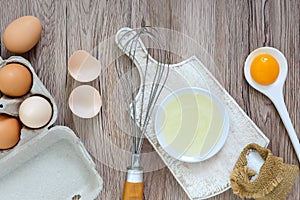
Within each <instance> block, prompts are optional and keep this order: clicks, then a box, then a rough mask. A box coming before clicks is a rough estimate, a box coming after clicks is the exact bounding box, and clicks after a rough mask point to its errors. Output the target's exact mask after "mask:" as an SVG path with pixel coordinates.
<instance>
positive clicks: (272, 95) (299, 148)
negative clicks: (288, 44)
mask: <svg viewBox="0 0 300 200" xmlns="http://www.w3.org/2000/svg"><path fill="white" fill-rule="evenodd" d="M260 54H270V55H272V56H273V57H274V58H275V59H276V60H277V62H278V64H279V67H280V72H279V75H278V78H277V79H276V81H275V82H274V83H272V84H271V85H260V84H258V83H256V82H255V81H254V80H253V79H252V77H251V74H250V66H251V63H252V61H253V59H254V58H255V57H257V56H258V55H260ZM287 72H288V64H287V61H286V58H285V56H284V55H283V54H282V53H281V52H280V51H279V50H277V49H275V48H272V47H261V48H258V49H256V50H254V51H253V52H251V54H250V55H249V56H248V57H247V59H246V61H245V67H244V73H245V77H246V80H247V81H248V83H249V84H250V85H251V86H252V87H253V88H255V89H256V90H258V91H259V92H261V93H263V94H265V95H266V96H267V97H269V99H270V100H271V101H272V102H273V104H274V105H275V107H276V109H277V111H278V113H279V115H280V117H281V120H282V121H283V124H284V126H285V128H286V130H287V132H288V134H289V137H290V139H291V142H292V144H293V146H294V149H295V152H296V154H297V157H298V160H299V162H300V143H299V139H298V137H297V134H296V132H295V129H294V127H293V124H292V122H291V119H290V117H289V113H288V111H287V108H286V105H285V102H284V98H283V85H284V82H285V79H286V76H287Z"/></svg>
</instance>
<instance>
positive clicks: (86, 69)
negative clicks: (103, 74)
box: [68, 50, 101, 83]
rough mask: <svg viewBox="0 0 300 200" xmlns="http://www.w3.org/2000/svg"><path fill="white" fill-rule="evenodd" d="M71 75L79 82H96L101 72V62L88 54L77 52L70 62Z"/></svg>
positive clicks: (81, 51)
mask: <svg viewBox="0 0 300 200" xmlns="http://www.w3.org/2000/svg"><path fill="white" fill-rule="evenodd" d="M68 71H69V73H70V75H71V76H72V77H73V78H74V79H75V80H76V81H79V82H84V83H86V82H90V81H93V80H95V79H96V78H97V77H98V76H99V74H100V71H101V64H100V62H99V61H98V60H97V59H96V58H95V57H93V56H91V55H90V54H89V53H88V52H86V51H83V50H78V51H75V52H74V53H73V54H72V55H71V57H70V58H69V62H68Z"/></svg>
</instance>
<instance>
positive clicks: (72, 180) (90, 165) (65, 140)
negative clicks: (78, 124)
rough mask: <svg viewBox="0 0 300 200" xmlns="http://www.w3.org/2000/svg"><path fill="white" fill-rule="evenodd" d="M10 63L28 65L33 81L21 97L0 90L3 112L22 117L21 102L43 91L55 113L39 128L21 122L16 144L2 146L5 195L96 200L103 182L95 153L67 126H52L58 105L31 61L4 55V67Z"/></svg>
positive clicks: (0, 180) (0, 179)
mask: <svg viewBox="0 0 300 200" xmlns="http://www.w3.org/2000/svg"><path fill="white" fill-rule="evenodd" d="M10 63H18V64H21V65H23V66H25V67H27V69H29V71H30V72H31V74H32V86H31V89H30V91H29V92H28V93H27V94H25V95H23V96H21V97H17V98H14V97H8V96H6V95H5V94H2V96H1V98H0V114H5V115H7V116H12V117H16V118H19V117H20V116H19V110H20V106H21V104H22V102H24V101H25V100H26V99H28V98H29V97H32V96H40V97H43V98H44V99H46V100H47V101H49V103H50V104H51V108H52V112H51V114H52V115H51V119H50V120H49V121H48V123H47V124H46V125H44V126H42V127H40V128H29V127H28V126H25V125H24V124H23V125H22V128H21V133H20V140H19V142H18V143H17V145H15V146H14V147H12V148H11V149H8V150H0V169H1V172H0V193H1V198H3V199H15V200H17V199H22V200H24V199H47V200H48V199H70V200H71V199H72V198H73V197H74V196H76V197H80V200H82V199H87V200H89V199H95V198H96V197H97V195H98V194H99V192H100V191H101V189H102V185H103V182H102V179H101V177H100V176H99V174H98V173H97V171H96V169H95V163H94V162H93V160H92V158H91V157H90V155H89V154H88V152H87V151H86V149H85V147H84V146H83V144H82V142H81V141H80V140H79V139H78V137H77V136H76V135H75V134H74V132H73V131H72V130H71V129H69V128H68V127H63V126H55V127H52V128H50V127H51V126H52V125H53V124H54V122H55V120H56V118H57V114H58V112H57V106H56V104H55V101H54V99H53V97H52V96H51V95H50V93H49V92H48V90H47V89H46V88H45V86H44V85H43V83H42V82H41V81H40V79H39V78H38V77H37V75H36V74H35V72H34V69H33V67H32V66H31V64H30V62H29V61H28V60H26V59H25V58H23V57H20V56H12V57H10V58H8V59H6V60H3V59H2V58H1V57H0V69H1V68H3V67H4V66H6V65H7V64H10ZM16 81H18V80H16ZM24 186H26V187H24Z"/></svg>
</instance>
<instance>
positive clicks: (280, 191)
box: [230, 144, 299, 200]
mask: <svg viewBox="0 0 300 200" xmlns="http://www.w3.org/2000/svg"><path fill="white" fill-rule="evenodd" d="M251 149H252V150H255V151H257V152H258V153H259V154H260V156H261V157H262V158H263V159H264V161H265V162H264V164H263V165H262V166H261V168H260V171H259V174H258V177H257V178H256V179H255V180H254V181H250V179H251V177H252V176H254V175H255V174H256V172H255V171H253V170H251V169H249V168H248V167H247V158H246V155H247V153H248V152H249V150H251ZM298 173H299V168H298V167H297V166H295V165H289V164H285V163H283V160H282V158H279V157H276V156H274V155H273V154H272V153H271V151H270V150H268V149H266V148H263V147H261V146H259V145H257V144H249V145H247V146H246V147H245V148H244V150H243V151H242V153H241V154H240V157H239V158H238V160H237V162H236V164H235V166H234V169H233V171H232V173H231V175H230V181H231V187H232V190H233V192H234V193H235V194H237V195H239V196H240V197H241V198H255V199H257V200H284V199H286V197H287V195H288V194H289V193H290V191H291V190H292V188H293V185H294V182H295V179H296V177H297V176H298Z"/></svg>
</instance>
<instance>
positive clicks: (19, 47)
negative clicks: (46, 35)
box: [3, 16, 42, 53]
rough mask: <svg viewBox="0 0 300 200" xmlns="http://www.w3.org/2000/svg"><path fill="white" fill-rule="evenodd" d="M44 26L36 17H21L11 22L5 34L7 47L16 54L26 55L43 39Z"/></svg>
mask: <svg viewBox="0 0 300 200" xmlns="http://www.w3.org/2000/svg"><path fill="white" fill-rule="evenodd" d="M41 33H42V24H41V22H40V20H39V19H38V18H36V17H34V16H24V17H20V18H18V19H16V20H14V21H13V22H11V23H10V24H9V25H8V26H7V27H6V29H5V30H4V33H3V42H4V45H5V47H6V48H7V49H8V50H9V51H11V52H14V53H25V52H27V51H29V50H30V49H32V48H33V47H34V46H35V45H36V44H37V43H38V41H39V39H40V38H41Z"/></svg>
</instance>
